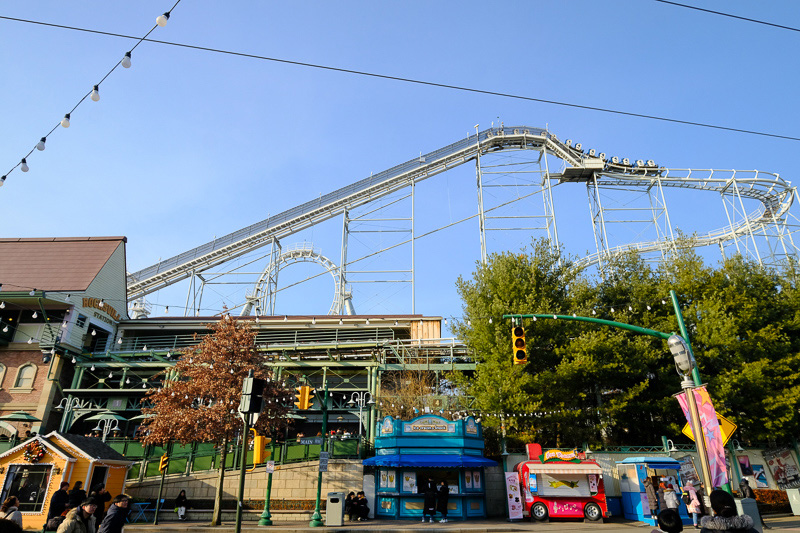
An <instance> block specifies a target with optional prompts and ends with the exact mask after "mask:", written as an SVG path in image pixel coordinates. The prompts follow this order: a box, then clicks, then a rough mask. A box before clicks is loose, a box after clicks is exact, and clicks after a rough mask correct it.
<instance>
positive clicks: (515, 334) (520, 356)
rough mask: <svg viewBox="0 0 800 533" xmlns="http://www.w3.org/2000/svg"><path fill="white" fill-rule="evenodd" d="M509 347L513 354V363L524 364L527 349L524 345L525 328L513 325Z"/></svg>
mask: <svg viewBox="0 0 800 533" xmlns="http://www.w3.org/2000/svg"><path fill="white" fill-rule="evenodd" d="M511 349H512V352H511V353H513V354H514V364H515V365H524V364H525V363H527V362H528V349H527V348H526V347H525V328H523V327H522V326H514V328H513V329H512V330H511Z"/></svg>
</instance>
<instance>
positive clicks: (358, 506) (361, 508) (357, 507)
mask: <svg viewBox="0 0 800 533" xmlns="http://www.w3.org/2000/svg"><path fill="white" fill-rule="evenodd" d="M344 512H345V513H346V514H347V516H348V517H349V518H350V521H351V522H353V521H359V522H362V521H365V520H367V519H368V517H369V506H368V505H367V496H366V495H365V494H364V491H363V490H360V491H358V494H356V493H355V492H353V491H350V494H348V495H347V498H345V499H344Z"/></svg>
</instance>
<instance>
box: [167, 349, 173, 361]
mask: <svg viewBox="0 0 800 533" xmlns="http://www.w3.org/2000/svg"><path fill="white" fill-rule="evenodd" d="M170 357H172V352H170V351H169V350H167V359H169V358H170Z"/></svg>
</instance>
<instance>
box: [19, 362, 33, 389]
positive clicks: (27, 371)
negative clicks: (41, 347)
mask: <svg viewBox="0 0 800 533" xmlns="http://www.w3.org/2000/svg"><path fill="white" fill-rule="evenodd" d="M35 378H36V365H34V364H32V363H27V364H24V365H22V366H21V367H19V370H18V371H17V379H16V380H15V381H14V388H15V389H24V390H26V391H31V390H33V380H34V379H35Z"/></svg>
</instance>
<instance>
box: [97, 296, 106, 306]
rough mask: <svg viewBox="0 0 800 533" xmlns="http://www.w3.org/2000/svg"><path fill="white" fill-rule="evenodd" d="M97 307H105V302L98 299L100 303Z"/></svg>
mask: <svg viewBox="0 0 800 533" xmlns="http://www.w3.org/2000/svg"><path fill="white" fill-rule="evenodd" d="M97 305H99V306H100V307H103V306H104V305H106V302H105V301H104V300H103V299H102V298H100V303H99V304H97Z"/></svg>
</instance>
